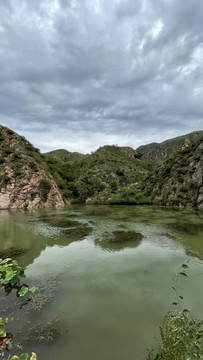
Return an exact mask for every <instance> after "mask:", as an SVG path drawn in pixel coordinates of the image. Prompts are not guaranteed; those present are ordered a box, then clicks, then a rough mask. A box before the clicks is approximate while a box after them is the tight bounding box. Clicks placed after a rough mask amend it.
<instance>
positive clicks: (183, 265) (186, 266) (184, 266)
mask: <svg viewBox="0 0 203 360" xmlns="http://www.w3.org/2000/svg"><path fill="white" fill-rule="evenodd" d="M181 267H183V268H184V269H186V268H189V266H188V265H186V264H182V266H181Z"/></svg>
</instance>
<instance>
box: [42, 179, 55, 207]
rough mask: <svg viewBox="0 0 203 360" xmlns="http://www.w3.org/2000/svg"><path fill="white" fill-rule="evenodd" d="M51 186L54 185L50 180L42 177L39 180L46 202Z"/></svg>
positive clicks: (43, 198)
mask: <svg viewBox="0 0 203 360" xmlns="http://www.w3.org/2000/svg"><path fill="white" fill-rule="evenodd" d="M51 187H52V185H51V183H50V181H49V180H47V179H41V180H40V181H39V191H40V195H41V198H42V200H43V201H44V202H45V201H47V197H48V194H49V192H50V190H51Z"/></svg>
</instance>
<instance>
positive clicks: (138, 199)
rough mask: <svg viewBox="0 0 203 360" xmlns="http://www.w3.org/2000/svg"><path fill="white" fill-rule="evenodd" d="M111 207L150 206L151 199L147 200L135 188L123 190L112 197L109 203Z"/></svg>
mask: <svg viewBox="0 0 203 360" xmlns="http://www.w3.org/2000/svg"><path fill="white" fill-rule="evenodd" d="M107 203H108V204H110V205H138V204H139V205H141V204H150V203H151V200H150V198H147V197H146V196H144V195H143V194H142V192H141V191H140V190H138V189H136V188H135V187H132V186H131V187H130V188H122V189H121V190H119V191H118V192H117V193H116V194H114V195H113V196H112V198H111V199H109V200H108V202H107Z"/></svg>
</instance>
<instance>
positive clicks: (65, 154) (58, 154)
mask: <svg viewBox="0 0 203 360" xmlns="http://www.w3.org/2000/svg"><path fill="white" fill-rule="evenodd" d="M43 155H44V156H46V158H47V157H51V158H53V159H56V160H58V161H59V162H61V163H65V162H67V161H75V160H82V159H83V158H84V157H85V156H86V155H84V154H81V153H79V152H70V151H68V150H64V149H58V150H53V151H49V152H47V153H44V154H43Z"/></svg>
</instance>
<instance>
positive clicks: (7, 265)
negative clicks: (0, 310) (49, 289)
mask: <svg viewBox="0 0 203 360" xmlns="http://www.w3.org/2000/svg"><path fill="white" fill-rule="evenodd" d="M24 271H25V268H24V267H21V266H19V264H18V261H17V260H13V259H12V258H6V259H0V285H1V286H3V287H4V289H5V292H6V294H7V295H8V294H10V293H11V291H12V290H13V289H15V290H16V291H17V292H16V295H17V296H18V297H23V296H25V295H26V294H27V296H26V301H29V300H30V299H31V298H32V297H31V295H30V294H28V293H33V292H35V291H36V290H37V288H36V287H31V288H29V287H28V286H27V285H26V284H23V285H21V284H20V282H21V280H23V279H25V273H24ZM12 321H13V318H10V319H9V318H2V317H0V351H1V350H3V349H6V350H10V349H11V341H12V339H13V336H12V334H11V333H9V332H7V330H6V326H7V324H8V323H9V322H12ZM28 356H29V355H28V354H26V353H25V354H22V355H21V356H20V357H18V356H13V357H12V358H11V360H12V359H13V360H15V359H20V360H26V359H28ZM9 359H10V356H9V358H8V360H9ZM30 359H31V360H36V354H35V353H32V356H31V358H30Z"/></svg>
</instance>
